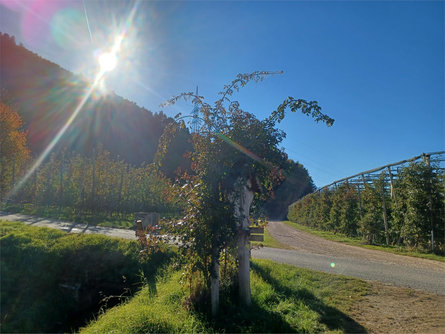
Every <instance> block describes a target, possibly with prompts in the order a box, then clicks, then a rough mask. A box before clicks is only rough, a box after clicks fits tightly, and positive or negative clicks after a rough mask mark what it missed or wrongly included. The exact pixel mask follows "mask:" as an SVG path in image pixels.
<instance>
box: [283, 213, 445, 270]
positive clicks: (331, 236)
mask: <svg viewBox="0 0 445 334" xmlns="http://www.w3.org/2000/svg"><path fill="white" fill-rule="evenodd" d="M284 223H285V224H287V225H288V226H290V227H293V228H295V229H297V230H301V231H304V232H307V233H310V234H313V235H316V236H319V237H322V238H324V239H327V240H332V241H336V242H341V243H344V244H348V245H352V246H359V247H363V248H368V249H375V250H379V251H384V252H388V253H393V254H398V255H407V256H413V257H419V258H423V259H429V260H435V261H441V262H445V257H444V256H440V255H437V254H432V253H421V252H419V251H409V250H406V249H405V248H403V247H397V246H376V245H368V244H366V243H365V241H364V240H363V239H362V238H358V237H357V238H352V237H347V236H345V235H342V234H335V233H333V232H329V231H321V230H315V229H313V228H311V227H307V226H305V225H302V224H298V223H294V222H291V221H285V222H284Z"/></svg>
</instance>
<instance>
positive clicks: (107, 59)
mask: <svg viewBox="0 0 445 334" xmlns="http://www.w3.org/2000/svg"><path fill="white" fill-rule="evenodd" d="M98 60H99V65H100V71H101V72H110V71H112V70H114V69H115V68H116V65H117V57H116V53H115V52H104V53H102V54H101V55H100V56H99V58H98Z"/></svg>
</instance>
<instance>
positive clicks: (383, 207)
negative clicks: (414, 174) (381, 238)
mask: <svg viewBox="0 0 445 334" xmlns="http://www.w3.org/2000/svg"><path fill="white" fill-rule="evenodd" d="M382 181H383V184H382V189H381V192H382V209H383V224H384V225H385V237H386V246H388V245H389V231H388V217H387V213H386V201H385V179H384V178H383V180H382Z"/></svg>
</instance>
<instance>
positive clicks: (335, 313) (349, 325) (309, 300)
mask: <svg viewBox="0 0 445 334" xmlns="http://www.w3.org/2000/svg"><path fill="white" fill-rule="evenodd" d="M252 270H253V271H254V272H255V273H257V274H258V275H259V276H260V277H261V278H262V279H263V280H264V281H265V282H266V283H268V284H270V285H271V286H273V287H274V289H275V290H276V291H277V292H278V293H279V294H280V295H282V296H286V298H289V299H294V300H299V301H301V302H303V303H304V304H305V305H306V306H307V307H309V308H310V309H311V310H313V311H314V312H316V313H318V314H319V315H320V322H321V323H323V324H325V325H326V326H327V328H328V329H329V330H341V331H342V332H344V333H367V330H366V329H365V328H364V327H363V326H362V325H360V324H359V323H357V322H356V321H355V320H354V319H352V318H351V317H349V316H348V315H347V314H345V313H343V312H341V311H340V310H338V309H336V308H334V307H332V306H329V305H326V304H325V303H324V302H323V301H322V300H321V299H320V298H317V297H316V296H315V295H314V294H313V293H312V292H311V291H309V290H308V289H306V288H301V289H298V290H295V289H290V288H288V287H286V286H285V285H283V284H282V283H281V282H280V281H279V280H277V279H275V278H273V277H272V276H271V275H270V273H269V272H267V271H266V270H264V268H262V267H261V266H259V265H258V264H255V263H252ZM291 331H295V329H292V330H291Z"/></svg>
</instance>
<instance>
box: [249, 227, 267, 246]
mask: <svg viewBox="0 0 445 334" xmlns="http://www.w3.org/2000/svg"><path fill="white" fill-rule="evenodd" d="M249 232H250V236H249V241H260V242H261V241H264V227H258V226H252V227H249Z"/></svg>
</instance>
